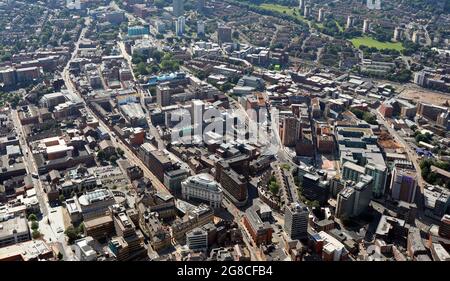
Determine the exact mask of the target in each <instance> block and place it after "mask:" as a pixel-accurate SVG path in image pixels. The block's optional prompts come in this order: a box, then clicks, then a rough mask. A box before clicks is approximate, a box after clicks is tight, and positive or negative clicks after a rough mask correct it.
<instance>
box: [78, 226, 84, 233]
mask: <svg viewBox="0 0 450 281" xmlns="http://www.w3.org/2000/svg"><path fill="white" fill-rule="evenodd" d="M77 231H78V234H80V233H84V223H80V225H79V226H78V227H77Z"/></svg>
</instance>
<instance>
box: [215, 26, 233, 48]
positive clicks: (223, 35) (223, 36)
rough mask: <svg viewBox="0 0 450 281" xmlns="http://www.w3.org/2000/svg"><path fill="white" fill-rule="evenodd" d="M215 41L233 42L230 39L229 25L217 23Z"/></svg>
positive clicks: (220, 42)
mask: <svg viewBox="0 0 450 281" xmlns="http://www.w3.org/2000/svg"><path fill="white" fill-rule="evenodd" d="M217 41H218V42H219V44H222V43H230V42H233V40H232V39H231V27H228V26H225V25H219V27H218V28H217Z"/></svg>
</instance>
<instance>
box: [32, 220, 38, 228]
mask: <svg viewBox="0 0 450 281" xmlns="http://www.w3.org/2000/svg"><path fill="white" fill-rule="evenodd" d="M38 228H39V223H38V222H37V221H33V222H32V223H31V229H33V230H37V229H38Z"/></svg>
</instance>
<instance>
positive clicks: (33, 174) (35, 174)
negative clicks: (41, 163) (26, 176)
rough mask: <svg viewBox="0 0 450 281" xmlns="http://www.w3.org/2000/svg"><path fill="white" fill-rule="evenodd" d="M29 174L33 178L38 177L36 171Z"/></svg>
mask: <svg viewBox="0 0 450 281" xmlns="http://www.w3.org/2000/svg"><path fill="white" fill-rule="evenodd" d="M31 176H32V177H33V178H35V179H38V178H39V175H38V174H37V173H32V174H31Z"/></svg>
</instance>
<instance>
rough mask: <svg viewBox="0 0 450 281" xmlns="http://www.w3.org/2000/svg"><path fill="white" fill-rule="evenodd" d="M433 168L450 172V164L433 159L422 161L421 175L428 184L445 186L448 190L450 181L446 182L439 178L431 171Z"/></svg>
mask: <svg viewBox="0 0 450 281" xmlns="http://www.w3.org/2000/svg"><path fill="white" fill-rule="evenodd" d="M431 166H435V167H438V168H441V169H443V170H445V171H447V172H450V163H449V162H445V161H439V160H436V159H431V158H429V159H423V160H422V161H420V170H421V174H422V177H423V179H424V180H425V181H426V182H428V183H430V184H437V185H445V186H446V187H447V188H450V181H447V182H445V180H444V179H443V178H442V177H439V176H438V175H437V174H436V173H433V172H432V171H431Z"/></svg>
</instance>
